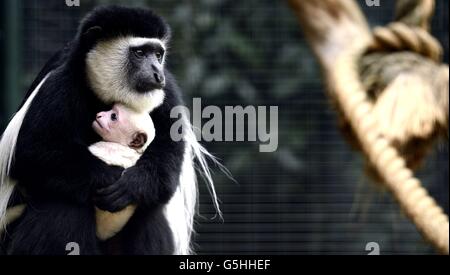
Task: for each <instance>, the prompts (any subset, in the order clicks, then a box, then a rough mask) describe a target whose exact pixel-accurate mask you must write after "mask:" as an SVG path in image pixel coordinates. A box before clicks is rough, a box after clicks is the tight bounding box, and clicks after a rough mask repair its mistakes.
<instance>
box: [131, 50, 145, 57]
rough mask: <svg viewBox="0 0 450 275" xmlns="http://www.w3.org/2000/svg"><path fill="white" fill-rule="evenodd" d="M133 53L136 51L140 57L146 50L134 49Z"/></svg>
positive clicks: (135, 53) (136, 54)
mask: <svg viewBox="0 0 450 275" xmlns="http://www.w3.org/2000/svg"><path fill="white" fill-rule="evenodd" d="M133 53H134V55H135V56H137V57H139V58H142V57H144V56H145V52H144V51H143V50H140V49H135V50H133Z"/></svg>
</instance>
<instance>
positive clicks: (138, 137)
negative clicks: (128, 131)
mask: <svg viewBox="0 0 450 275" xmlns="http://www.w3.org/2000/svg"><path fill="white" fill-rule="evenodd" d="M147 139H148V137H147V134H146V133H143V132H137V133H135V134H134V135H133V140H132V141H131V143H130V144H129V146H130V147H131V148H133V149H136V150H137V149H141V148H142V147H144V145H145V144H146V143H147Z"/></svg>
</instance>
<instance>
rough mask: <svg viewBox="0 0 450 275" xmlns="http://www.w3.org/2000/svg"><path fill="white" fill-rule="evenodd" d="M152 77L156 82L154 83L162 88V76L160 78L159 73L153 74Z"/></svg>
mask: <svg viewBox="0 0 450 275" xmlns="http://www.w3.org/2000/svg"><path fill="white" fill-rule="evenodd" d="M153 77H154V78H155V81H156V83H158V84H159V85H161V86H164V84H165V83H164V81H165V80H164V76H162V75H161V74H159V73H154V74H153Z"/></svg>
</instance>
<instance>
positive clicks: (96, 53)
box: [86, 37, 166, 112]
mask: <svg viewBox="0 0 450 275" xmlns="http://www.w3.org/2000/svg"><path fill="white" fill-rule="evenodd" d="M165 54H166V48H165V45H164V42H163V41H161V40H159V39H153V38H139V37H119V38H115V39H111V40H105V41H100V42H98V43H97V45H96V46H94V47H93V49H92V50H90V51H89V52H88V54H87V59H86V71H87V77H88V80H89V82H90V86H91V88H92V89H93V91H94V93H95V94H96V95H97V96H98V97H99V99H100V100H102V101H103V102H104V103H107V104H114V103H122V104H124V105H126V106H128V107H130V108H132V109H134V110H136V111H137V112H150V111H151V110H153V109H154V108H156V107H157V106H159V105H161V104H162V102H163V100H164V91H163V88H164V86H165V84H166V81H165V75H164V60H165Z"/></svg>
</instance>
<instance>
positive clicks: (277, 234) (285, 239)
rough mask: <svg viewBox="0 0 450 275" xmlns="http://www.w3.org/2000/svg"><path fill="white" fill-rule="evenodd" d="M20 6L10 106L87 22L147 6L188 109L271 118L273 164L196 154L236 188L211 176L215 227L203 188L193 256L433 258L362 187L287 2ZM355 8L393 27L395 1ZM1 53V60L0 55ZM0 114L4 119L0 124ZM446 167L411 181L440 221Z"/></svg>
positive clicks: (379, 195) (240, 154)
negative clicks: (244, 109) (219, 164)
mask: <svg viewBox="0 0 450 275" xmlns="http://www.w3.org/2000/svg"><path fill="white" fill-rule="evenodd" d="M21 2H22V7H21V14H22V19H21V27H20V44H21V45H20V46H21V53H22V54H21V56H22V59H21V61H20V64H21V69H22V70H21V71H22V73H21V76H22V78H21V79H20V80H21V85H22V86H21V89H20V90H19V91H6V92H11V93H12V92H14V93H18V94H19V98H21V93H23V91H25V88H26V87H27V86H28V85H29V84H30V83H31V81H32V80H33V78H34V77H35V75H36V74H37V72H38V71H39V69H40V68H41V67H42V66H43V64H44V63H45V61H46V60H47V59H48V58H49V57H50V56H51V55H52V53H53V52H54V51H56V50H57V49H58V48H60V47H62V46H63V45H64V43H65V42H67V41H68V40H70V39H71V37H73V35H74V34H75V31H76V27H77V24H78V22H79V20H80V19H81V18H82V16H83V15H84V14H85V13H86V12H87V11H89V10H90V9H91V8H92V7H94V6H96V5H98V4H106V3H126V4H128V5H130V4H133V5H138V6H139V5H146V6H149V7H152V8H154V9H155V10H157V11H158V12H159V13H161V14H162V15H164V16H165V17H166V18H167V20H168V22H169V24H171V26H172V28H173V31H174V33H173V37H174V41H173V43H172V45H171V48H170V57H169V66H170V68H171V70H172V71H173V72H174V74H175V75H176V77H177V78H178V80H179V84H180V86H181V87H182V89H183V91H184V93H185V99H186V102H187V104H188V105H190V104H191V102H192V101H191V98H192V97H201V99H202V103H203V104H204V105H217V106H219V107H224V106H227V105H233V106H234V105H243V106H246V105H267V106H269V105H276V106H278V107H279V122H280V123H279V147H278V150H277V151H276V152H275V153H259V152H258V144H257V143H254V142H232V143H230V142H214V143H207V144H205V145H206V146H207V147H208V148H209V149H210V151H212V152H213V153H214V154H215V155H217V156H218V157H219V158H220V159H222V160H223V163H224V164H225V165H226V166H227V167H228V168H229V169H230V170H231V172H232V173H233V176H234V177H235V178H236V180H237V182H238V184H235V183H233V182H231V181H229V180H227V179H226V178H225V177H224V176H223V175H221V174H220V173H216V175H215V179H216V181H217V187H218V193H219V197H220V199H221V201H222V210H223V212H224V222H221V221H219V220H217V219H212V217H213V216H214V210H213V208H212V204H211V202H210V199H209V197H208V193H207V190H206V188H204V186H203V185H202V184H200V185H201V194H200V210H201V213H202V215H203V217H199V218H198V219H197V227H196V230H197V233H198V234H197V235H196V237H195V241H196V244H197V252H198V253H200V254H255V253H256V254H343V253H345V254H348V253H351V254H367V252H366V251H365V246H366V244H367V243H369V242H378V243H379V244H380V246H381V253H383V254H417V253H434V252H433V249H432V248H431V247H430V246H429V245H428V244H427V243H425V242H424V241H423V240H422V238H421V236H420V235H419V233H417V231H416V229H415V228H414V226H413V225H412V224H411V223H410V222H409V221H408V220H407V219H406V218H405V217H404V216H403V215H402V213H401V212H400V211H399V208H398V207H397V205H396V203H395V202H393V200H392V199H391V197H390V195H389V194H387V193H386V192H383V191H381V192H380V190H379V189H378V188H377V186H376V185H375V184H373V183H372V182H370V180H369V179H368V178H367V177H366V176H365V174H364V172H363V169H362V167H363V160H362V158H361V156H360V155H359V154H358V153H355V152H354V151H352V149H351V148H350V146H349V145H347V143H346V142H345V141H344V139H343V137H342V135H341V133H340V132H339V131H338V130H337V127H336V117H335V113H334V111H333V110H332V109H331V108H330V104H329V102H328V99H327V98H326V96H325V93H324V89H323V86H322V82H321V78H320V71H319V68H318V65H317V64H316V63H315V60H314V58H313V56H312V54H311V52H310V51H309V49H308V47H307V45H306V42H305V39H304V38H303V36H302V33H301V31H300V29H299V26H298V24H297V21H296V19H295V18H294V16H293V14H292V13H291V11H290V10H289V8H288V6H287V5H286V3H285V2H284V1H275V0H249V1H234V0H224V1H219V0H202V1H174V0H154V1H150V0H148V1H87V0H86V1H83V0H82V1H81V6H80V7H67V6H66V5H65V2H64V1H63V0H51V1H32V0H29V1H21ZM363 2H364V1H361V3H362V4H361V6H362V8H363V9H364V11H365V13H366V15H367V16H368V18H369V21H370V23H371V25H381V24H386V23H388V22H389V21H390V20H391V18H392V16H393V3H392V2H393V1H382V5H381V6H380V7H372V8H369V7H367V6H365V5H364V4H363ZM437 2H438V7H437V14H436V16H435V20H434V22H433V31H434V34H435V35H436V36H437V37H438V38H439V40H440V41H441V43H442V44H443V46H444V48H445V61H446V62H448V1H439V0H438V1H437ZM0 5H1V4H0ZM318 20H320V18H318ZM3 26H7V23H4V24H3ZM4 31H5V27H2V33H4ZM1 37H2V42H1V43H3V45H6V43H5V40H4V38H5V36H1ZM2 54H4V55H5V54H8V49H7V48H6V46H5V47H3V48H2ZM2 62H6V61H5V59H2ZM2 64H3V63H2ZM1 67H4V66H1ZM6 70H7V68H6ZM2 73H3V75H4V74H5V71H3V72H2ZM6 81H7V80H6V79H3V82H6ZM8 115H10V114H6V113H5V112H2V117H1V119H2V120H3V121H2V122H3V123H5V121H6V117H7V116H8ZM3 125H4V124H3ZM448 160H449V154H448V141H444V142H442V143H441V144H440V145H439V146H438V147H437V149H436V150H435V151H434V152H433V154H432V155H431V156H430V157H429V158H428V160H427V162H426V164H425V166H424V167H423V168H422V169H421V170H420V172H419V176H420V178H421V179H422V180H423V182H425V183H426V184H427V188H428V189H429V190H430V192H431V193H432V195H433V196H434V197H435V198H436V199H437V200H438V201H439V203H440V204H441V205H442V206H444V209H445V211H446V212H447V213H448V197H449V191H448Z"/></svg>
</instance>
